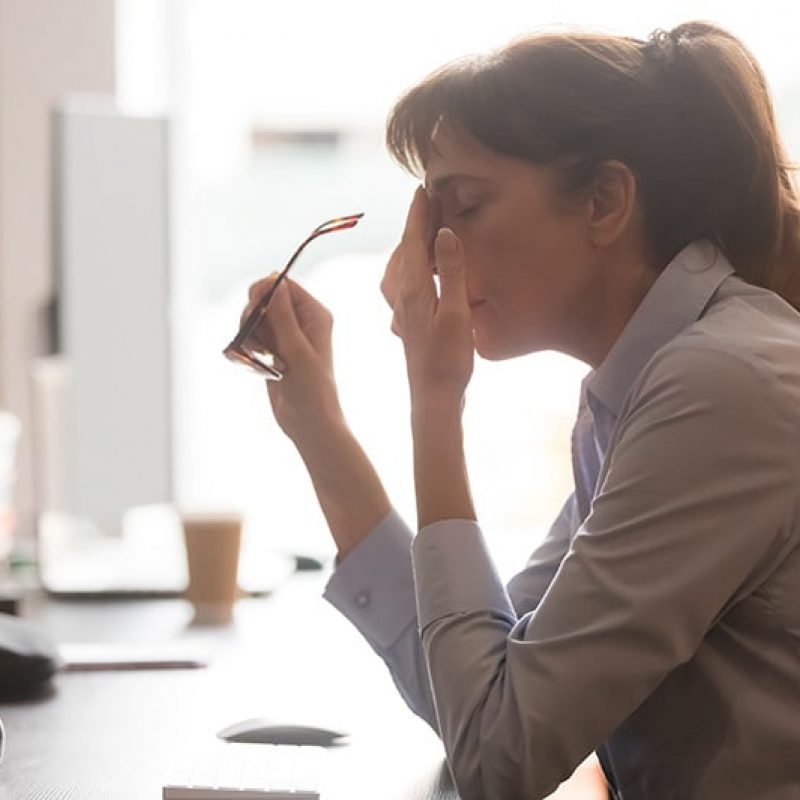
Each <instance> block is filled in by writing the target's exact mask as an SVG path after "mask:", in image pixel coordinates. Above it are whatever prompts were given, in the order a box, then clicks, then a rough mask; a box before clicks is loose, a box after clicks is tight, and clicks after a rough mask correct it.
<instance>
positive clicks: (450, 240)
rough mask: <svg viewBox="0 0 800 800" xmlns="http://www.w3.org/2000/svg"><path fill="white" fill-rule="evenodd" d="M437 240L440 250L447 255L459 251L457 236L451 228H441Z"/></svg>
mask: <svg viewBox="0 0 800 800" xmlns="http://www.w3.org/2000/svg"><path fill="white" fill-rule="evenodd" d="M436 239H437V242H438V245H439V249H440V250H441V252H442V253H444V254H445V255H453V254H455V252H456V250H457V249H458V240H457V239H456V235H455V234H454V233H453V231H451V230H450V228H439V233H437V234H436Z"/></svg>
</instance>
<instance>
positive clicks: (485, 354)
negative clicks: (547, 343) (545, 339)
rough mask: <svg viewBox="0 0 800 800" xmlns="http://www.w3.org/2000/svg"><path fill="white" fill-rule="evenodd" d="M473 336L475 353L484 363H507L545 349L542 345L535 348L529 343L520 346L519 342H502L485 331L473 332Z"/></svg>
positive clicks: (534, 345)
mask: <svg viewBox="0 0 800 800" xmlns="http://www.w3.org/2000/svg"><path fill="white" fill-rule="evenodd" d="M473 336H474V341H475V352H476V353H477V354H478V355H479V356H480V357H481V358H483V359H484V360H486V361H507V360H508V359H510V358H519V357H520V356H526V355H528V354H529V353H536V352H538V351H539V350H545V349H546V348H545V347H544V345H542V346H537V345H536V344H535V343H533V344H532V343H531V342H526V343H525V344H521V343H520V342H512V341H504V340H503V339H501V338H500V337H492V336H488V335H486V332H485V331H479V330H475V331H474V332H473Z"/></svg>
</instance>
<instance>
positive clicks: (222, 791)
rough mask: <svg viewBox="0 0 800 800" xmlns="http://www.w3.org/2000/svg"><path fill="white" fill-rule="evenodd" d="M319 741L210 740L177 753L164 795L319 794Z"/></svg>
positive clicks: (306, 799)
mask: <svg viewBox="0 0 800 800" xmlns="http://www.w3.org/2000/svg"><path fill="white" fill-rule="evenodd" d="M325 755H326V753H325V750H324V749H323V748H322V747H290V746H287V745H269V744H241V743H228V742H212V743H210V744H208V745H207V746H204V747H197V748H192V749H191V750H189V751H187V752H185V753H183V754H180V755H178V756H176V757H175V758H174V759H173V762H172V765H171V767H170V769H169V771H168V778H169V780H168V782H167V783H165V784H164V792H163V795H162V797H163V800H319V785H320V779H321V776H322V764H323V760H324V758H325Z"/></svg>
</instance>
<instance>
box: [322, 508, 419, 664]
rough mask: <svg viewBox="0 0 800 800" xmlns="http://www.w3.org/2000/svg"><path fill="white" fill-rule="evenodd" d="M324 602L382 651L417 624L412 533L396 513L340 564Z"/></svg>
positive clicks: (371, 532) (369, 534)
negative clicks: (336, 610)
mask: <svg viewBox="0 0 800 800" xmlns="http://www.w3.org/2000/svg"><path fill="white" fill-rule="evenodd" d="M323 597H324V598H325V599H326V600H327V601H328V602H329V603H330V604H331V605H332V606H334V608H336V609H338V610H339V611H340V612H341V613H342V614H344V616H345V617H347V619H349V620H350V622H352V623H353V625H355V626H356V628H358V630H359V631H361V633H362V634H363V635H364V636H365V637H366V638H367V640H368V641H370V642H371V643H372V644H373V646H375V647H377V648H379V649H381V650H388V649H389V648H390V647H391V646H392V645H393V644H394V643H395V642H396V641H397V639H399V638H400V636H401V634H402V633H403V631H405V630H406V629H407V628H408V626H409V625H412V624H414V617H415V611H416V603H415V600H414V578H413V574H412V567H411V531H410V530H409V528H408V526H407V525H406V524H405V522H403V519H402V518H401V517H400V515H399V514H398V513H397V511H395V509H391V510H390V511H389V513H388V514H387V515H386V516H385V517H384V518H383V519H382V520H381V521H380V522H379V523H378V524H377V525H376V526H375V527H374V528H373V529H372V530H371V531H370V532H369V533H368V534H367V536H366V537H365V538H364V539H363V541H361V542H360V543H359V544H358V545H356V547H354V548H353V549H352V550H351V551H350V552H349V553H348V554H347V556H346V557H345V558H343V559H342V560H341V561H340V562H339V563H338V565H337V566H336V569H335V571H334V573H333V575H332V576H331V578H330V580H329V581H328V584H327V586H326V587H325V591H324V593H323Z"/></svg>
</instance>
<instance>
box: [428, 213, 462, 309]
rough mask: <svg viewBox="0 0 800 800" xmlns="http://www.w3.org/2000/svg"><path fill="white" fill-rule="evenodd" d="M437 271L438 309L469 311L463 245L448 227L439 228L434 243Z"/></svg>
mask: <svg viewBox="0 0 800 800" xmlns="http://www.w3.org/2000/svg"><path fill="white" fill-rule="evenodd" d="M434 258H435V261H436V267H437V270H438V272H439V306H438V307H439V309H440V310H442V311H457V312H461V313H466V314H468V313H469V298H468V295H467V282H466V277H465V270H464V247H463V245H462V244H461V241H460V240H459V238H458V237H457V236H456V235H455V233H453V231H452V230H451V229H450V228H440V229H439V233H438V234H437V235H436V241H435V244H434Z"/></svg>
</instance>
